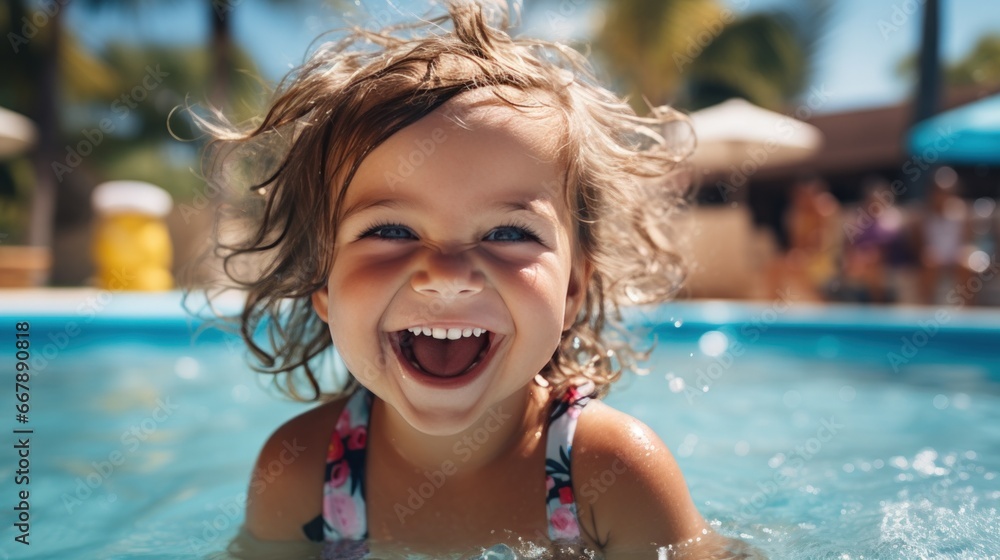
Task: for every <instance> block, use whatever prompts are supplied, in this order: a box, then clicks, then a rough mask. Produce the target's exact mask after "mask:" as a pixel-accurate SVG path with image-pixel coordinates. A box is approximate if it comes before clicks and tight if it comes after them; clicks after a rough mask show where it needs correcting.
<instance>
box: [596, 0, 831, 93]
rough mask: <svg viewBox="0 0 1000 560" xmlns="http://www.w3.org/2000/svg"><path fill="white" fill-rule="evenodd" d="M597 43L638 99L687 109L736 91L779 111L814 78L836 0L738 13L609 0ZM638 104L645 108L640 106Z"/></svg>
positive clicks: (698, 4) (696, 2)
mask: <svg viewBox="0 0 1000 560" xmlns="http://www.w3.org/2000/svg"><path fill="white" fill-rule="evenodd" d="M605 4H606V6H607V7H606V17H605V25H604V28H603V30H602V31H601V32H600V34H599V36H598V38H597V41H596V44H595V47H596V48H597V50H598V51H599V53H600V54H601V55H602V57H603V58H604V59H605V62H606V65H607V67H608V68H610V69H611V71H612V73H613V74H614V75H615V77H616V78H617V79H618V80H619V82H620V83H621V84H623V85H624V87H625V89H626V90H627V91H628V93H629V94H630V95H631V97H632V98H633V99H636V98H639V99H641V98H642V97H643V96H644V97H646V98H648V99H649V100H650V101H651V102H652V103H653V104H654V105H657V104H661V103H667V102H670V103H673V104H674V105H676V106H680V107H683V108H686V109H698V108H702V107H706V106H709V105H714V104H716V103H719V102H721V101H724V100H726V99H728V98H730V97H743V98H745V99H748V100H749V101H751V102H752V103H755V104H757V105H761V106H764V107H769V108H772V109H780V108H782V107H783V106H785V105H787V104H788V103H789V102H790V101H791V100H793V99H794V98H795V97H796V96H797V95H798V94H800V93H801V92H802V91H803V89H804V88H805V86H806V84H807V83H808V80H809V77H810V74H811V70H812V59H813V56H814V53H815V51H816V48H817V43H818V40H819V37H821V36H822V31H823V28H824V27H825V25H826V22H827V19H828V14H829V12H830V9H831V8H830V6H831V2H830V0H803V1H802V2H799V3H797V4H795V5H794V6H793V7H791V8H789V10H788V11H785V12H766V13H751V14H749V15H740V14H737V13H734V12H733V11H732V10H730V9H724V8H722V7H721V5H720V4H719V3H718V2H717V1H715V0H605ZM637 108H639V107H637Z"/></svg>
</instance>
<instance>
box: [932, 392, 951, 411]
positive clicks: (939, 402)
mask: <svg viewBox="0 0 1000 560" xmlns="http://www.w3.org/2000/svg"><path fill="white" fill-rule="evenodd" d="M934 408H936V409H938V410H944V409H946V408H948V397H946V396H944V395H935V397H934Z"/></svg>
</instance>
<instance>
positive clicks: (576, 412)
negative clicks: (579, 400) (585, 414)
mask: <svg viewBox="0 0 1000 560" xmlns="http://www.w3.org/2000/svg"><path fill="white" fill-rule="evenodd" d="M580 412H582V409H581V407H579V406H576V405H571V406H570V407H569V410H567V411H566V414H567V415H568V416H569V417H570V418H579V417H580Z"/></svg>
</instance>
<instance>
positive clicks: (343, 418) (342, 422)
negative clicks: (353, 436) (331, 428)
mask: <svg viewBox="0 0 1000 560" xmlns="http://www.w3.org/2000/svg"><path fill="white" fill-rule="evenodd" d="M336 429H337V433H338V434H340V435H342V436H345V435H347V433H348V432H350V431H351V411H350V410H347V409H344V411H343V412H341V413H340V418H338V419H337V427H336Z"/></svg>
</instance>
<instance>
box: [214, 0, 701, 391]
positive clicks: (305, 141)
mask: <svg viewBox="0 0 1000 560" xmlns="http://www.w3.org/2000/svg"><path fill="white" fill-rule="evenodd" d="M449 23H450V26H449V27H450V30H447V29H445V26H447V25H449ZM508 28H509V20H508V18H507V12H506V10H503V9H499V10H493V11H492V12H489V11H488V10H486V9H484V6H483V5H481V4H478V3H471V2H452V3H450V4H449V5H448V13H447V15H442V16H441V17H438V18H436V19H430V20H426V21H424V22H423V23H421V24H415V25H406V26H396V27H393V28H388V29H385V30H382V31H378V32H376V31H369V30H363V29H354V30H352V31H351V32H350V33H349V35H348V36H347V37H346V38H344V39H343V40H340V41H339V42H336V43H329V44H325V45H323V46H322V47H321V48H320V49H319V50H318V52H317V53H316V54H315V55H313V56H312V57H311V59H310V60H309V61H308V62H307V63H306V64H305V65H303V66H302V67H301V68H299V69H298V70H297V71H295V72H293V73H292V74H290V75H289V76H288V77H286V78H285V80H284V81H283V82H282V84H281V85H280V86H279V89H278V91H277V93H276V98H275V99H274V101H273V103H272V105H271V108H270V110H269V111H268V112H267V114H266V116H265V117H264V118H263V120H262V122H260V123H259V124H258V125H256V126H254V127H253V128H252V129H250V130H244V131H240V130H239V129H238V128H237V127H234V126H231V125H228V124H226V123H225V121H224V120H223V119H221V117H220V118H218V119H214V120H213V121H212V122H209V121H208V120H207V119H202V120H201V125H202V127H203V128H204V129H206V130H207V131H208V132H209V133H210V134H211V135H212V136H213V137H214V139H213V140H212V141H211V142H210V143H209V144H208V147H207V149H206V158H205V162H206V163H205V165H206V167H205V170H204V172H205V176H206V177H207V179H208V180H209V181H210V182H212V183H214V184H215V185H216V188H221V189H223V190H224V191H228V192H235V193H237V194H238V196H237V197H236V201H235V203H234V204H230V205H225V206H223V207H222V209H221V213H220V216H219V218H220V220H219V221H218V222H217V224H218V226H217V230H216V254H217V255H218V256H219V257H221V258H222V259H223V263H224V266H223V269H224V271H225V276H226V277H227V278H228V279H229V280H231V281H232V282H233V283H235V286H231V285H230V287H237V288H241V289H244V290H245V291H246V302H245V304H244V307H243V309H242V312H241V313H240V315H239V316H238V317H233V318H232V319H234V320H235V321H236V322H237V324H238V327H239V333H240V336H241V337H242V338H243V339H244V340H245V342H246V343H247V345H248V346H249V349H250V351H251V353H252V354H253V356H254V358H256V360H257V361H258V362H259V364H255V366H254V367H255V369H257V370H258V371H260V372H264V373H271V374H275V376H276V377H275V380H276V382H278V385H279V387H280V388H281V389H282V390H283V391H284V392H285V393H287V394H288V395H290V396H291V397H293V398H295V399H299V400H317V399H320V398H323V397H336V396H338V395H341V394H344V393H347V392H350V391H352V390H353V389H354V388H355V383H357V382H356V381H355V380H354V379H352V378H349V379H348V380H347V381H346V383H344V384H343V385H342V386H340V387H335V388H332V389H329V388H328V389H324V388H323V387H321V384H320V382H319V380H318V378H317V375H316V368H315V363H314V358H317V357H318V356H321V355H322V354H324V352H326V351H327V350H328V348H329V347H330V346H332V341H331V338H330V332H329V329H328V328H327V326H326V325H325V324H324V323H323V322H322V321H321V320H320V319H319V317H318V316H317V315H316V313H315V312H314V310H313V309H312V306H311V301H310V296H311V295H312V294H313V293H314V292H315V291H317V290H319V289H320V288H322V287H323V286H324V285H325V283H326V278H327V277H328V275H329V271H330V266H331V265H332V262H331V260H332V255H333V250H332V249H333V247H334V243H335V237H336V229H337V228H336V219H337V217H338V216H339V215H340V212H341V211H342V205H343V201H344V197H345V193H346V191H347V188H348V187H349V185H350V183H351V180H352V178H353V176H354V174H355V172H356V171H357V169H358V166H359V165H360V163H361V161H362V160H363V159H364V158H365V156H367V155H368V154H369V153H370V152H371V151H372V150H374V149H375V148H376V147H378V146H379V145H380V144H382V143H383V142H385V141H386V139H388V138H389V137H390V136H392V135H393V134H394V133H396V132H397V131H399V130H401V129H402V128H404V127H406V126H407V125H409V124H412V123H414V122H415V121H417V120H419V119H421V118H422V117H424V116H426V115H427V114H429V113H431V112H432V111H434V110H435V109H437V108H438V107H440V106H441V105H442V104H444V103H445V102H447V101H448V100H449V99H451V98H453V97H455V96H456V95H458V94H460V93H462V92H466V91H470V90H473V89H479V88H488V89H489V91H491V92H492V93H494V94H495V95H496V96H497V98H498V99H499V100H501V101H502V102H504V103H506V104H508V105H510V106H513V107H518V106H523V105H519V104H518V103H516V102H514V101H512V100H511V99H510V98H509V97H508V96H506V95H505V94H504V92H505V91H507V92H509V91H510V90H511V89H513V90H518V91H521V92H525V93H529V94H534V93H542V94H544V95H539V96H534V98H535V99H546V100H549V101H548V103H551V106H552V107H553V108H554V109H557V110H558V111H560V112H561V114H562V116H563V121H564V123H565V131H564V134H565V139H566V142H565V144H564V146H563V161H564V162H565V165H566V169H565V184H564V185H563V188H564V190H565V196H566V200H567V202H568V207H569V208H570V209H571V210H572V211H573V213H574V217H575V222H576V224H577V231H576V234H577V235H576V238H577V240H578V241H579V248H578V249H579V251H578V254H579V255H580V256H581V257H582V258H584V259H586V260H587V261H589V263H590V264H591V267H592V270H593V275H592V277H591V281H590V283H589V285H588V286H587V287H586V297H585V300H584V303H583V306H582V309H581V311H580V313H579V315H578V317H577V318H576V321H575V323H574V324H573V325H572V327H571V328H570V329H569V330H567V331H566V332H565V333H563V337H562V340H561V343H560V345H559V347H558V349H557V350H556V351H555V353H554V354H553V356H552V359H551V360H550V362H549V365H548V367H546V368H545V370H544V371H543V372H542V374H543V376H544V377H545V379H546V380H547V381H548V382H549V383H550V385H552V386H553V387H554V389H555V391H556V392H557V393H559V392H562V391H564V390H566V389H567V388H569V387H570V386H573V385H577V384H580V383H581V382H585V381H587V380H589V381H591V382H593V384H594V386H595V394H598V395H603V394H605V393H606V392H607V389H608V387H609V385H610V384H611V383H612V382H613V381H614V380H615V379H616V378H617V377H618V376H619V375H620V374H621V372H622V371H623V370H627V369H632V368H635V367H636V362H637V360H638V359H641V358H642V357H643V354H642V353H641V352H638V351H636V350H634V349H633V348H632V346H631V345H630V343H629V340H628V338H629V337H628V335H627V332H626V331H625V330H624V329H623V328H622V327H621V316H620V311H619V305H621V304H647V303H659V302H663V301H666V300H668V299H670V298H671V297H673V295H674V294H675V292H676V291H677V289H678V288H679V286H680V284H681V281H682V280H683V276H684V272H683V271H684V267H683V266H682V265H683V263H682V259H681V258H680V256H679V254H678V253H677V251H676V250H675V243H674V241H673V239H674V233H673V232H672V229H671V223H672V221H673V220H672V219H671V218H672V216H673V215H674V214H675V213H676V212H677V211H678V210H679V209H680V207H681V206H682V205H683V202H684V200H685V198H686V193H687V182H686V181H684V180H682V179H681V178H680V177H679V176H678V175H677V174H676V173H672V171H673V170H674V169H675V167H676V165H677V163H678V162H680V161H681V160H683V158H684V157H685V156H686V155H687V152H689V151H690V149H691V147H692V144H691V143H690V142H680V144H681V146H671V145H670V143H669V142H668V141H667V140H665V139H664V137H663V133H662V131H663V130H665V127H666V126H667V125H671V124H675V123H682V124H683V123H686V121H685V120H684V118H683V117H682V116H680V115H679V114H678V113H676V112H673V111H670V110H667V109H660V110H654V111H653V113H652V115H651V116H649V117H639V116H637V115H636V114H635V112H634V111H633V110H632V109H631V108H630V107H629V105H628V104H627V103H625V102H624V101H623V100H622V99H620V98H619V97H617V96H616V95H614V94H613V93H612V92H610V91H608V90H607V89H605V88H603V87H601V86H600V85H599V84H598V83H597V80H596V79H595V77H594V74H593V72H592V70H590V68H589V65H588V63H587V61H586V59H585V58H584V57H583V56H582V55H581V54H580V53H578V52H576V51H575V50H573V49H571V48H569V47H567V46H565V45H561V44H558V43H551V42H545V41H537V40H526V39H512V38H511V37H510V36H509V35H508V34H507V29H508ZM518 97H519V98H521V97H524V96H518ZM539 103H541V104H545V103H546V101H539ZM331 185H333V188H331ZM233 225H235V226H236V227H231V226H233ZM331 297H336V294H331ZM259 330H263V331H264V332H266V333H267V335H268V343H267V344H266V345H265V344H262V343H260V342H258V341H257V340H255V334H256V333H257V332H258V331H259ZM266 346H267V347H266ZM296 376H301V377H303V378H304V381H306V382H307V384H308V385H309V387H310V389H311V392H312V396H304V395H303V394H302V392H301V391H300V390H299V388H298V383H297V381H296ZM279 378H281V379H280V380H279ZM280 381H284V382H283V383H282V382H280Z"/></svg>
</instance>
